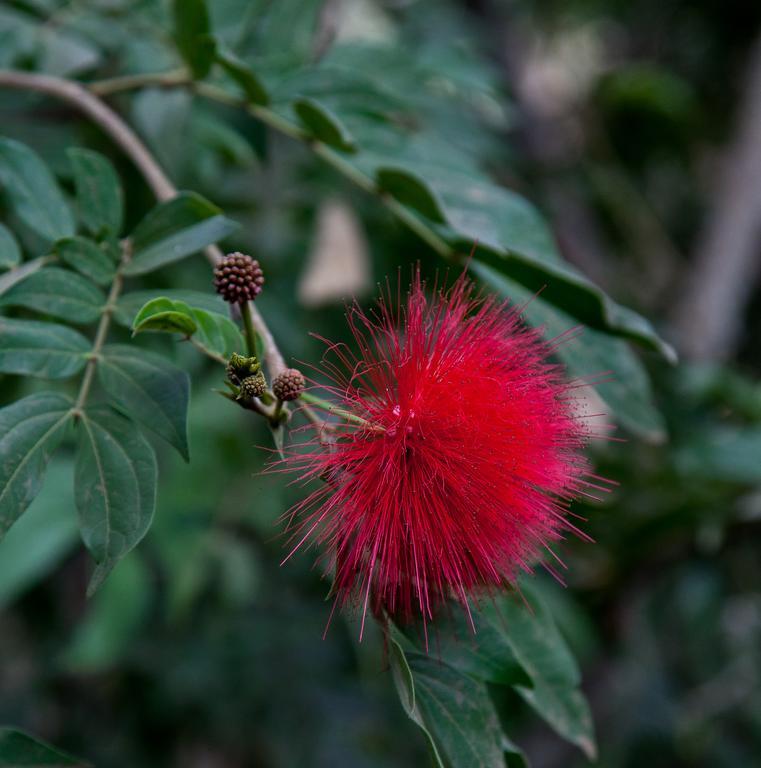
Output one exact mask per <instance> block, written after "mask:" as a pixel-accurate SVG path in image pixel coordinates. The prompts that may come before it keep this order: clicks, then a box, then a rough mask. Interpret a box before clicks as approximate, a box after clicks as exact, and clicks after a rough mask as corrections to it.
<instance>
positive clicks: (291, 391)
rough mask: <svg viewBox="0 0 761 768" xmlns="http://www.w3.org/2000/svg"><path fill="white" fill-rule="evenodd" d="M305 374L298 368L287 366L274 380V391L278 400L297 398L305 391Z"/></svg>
mask: <svg viewBox="0 0 761 768" xmlns="http://www.w3.org/2000/svg"><path fill="white" fill-rule="evenodd" d="M305 384H306V382H305V381H304V374H303V373H301V371H299V370H297V369H296V368H286V369H285V370H284V371H283V372H282V373H279V374H278V375H277V376H276V377H275V378H274V380H273V382H272V391H273V392H274V393H275V397H276V398H277V399H278V400H286V401H287V400H295V399H296V398H297V397H299V395H301V393H302V392H303V391H304V386H305Z"/></svg>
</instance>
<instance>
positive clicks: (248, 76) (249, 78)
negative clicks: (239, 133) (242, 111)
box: [217, 48, 269, 106]
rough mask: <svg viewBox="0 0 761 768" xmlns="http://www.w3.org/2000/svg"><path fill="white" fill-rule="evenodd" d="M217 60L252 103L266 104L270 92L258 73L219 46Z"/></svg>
mask: <svg viewBox="0 0 761 768" xmlns="http://www.w3.org/2000/svg"><path fill="white" fill-rule="evenodd" d="M217 62H218V64H219V65H220V66H221V67H222V69H224V70H225V72H227V74H228V75H229V76H230V77H231V78H232V79H233V80H235V82H236V83H237V84H238V85H239V86H240V87H241V88H242V89H243V93H244V94H245V95H246V99H247V100H248V101H250V102H251V103H252V104H261V105H262V106H266V105H267V104H268V103H269V94H268V93H267V89H266V88H265V87H264V85H263V84H262V81H261V80H260V79H259V78H258V76H257V75H256V73H255V72H254V71H253V70H252V69H251V67H249V66H248V64H246V63H245V62H244V61H241V60H240V59H239V58H238V57H237V56H235V54H233V53H232V52H230V51H228V50H226V49H223V48H218V49H217Z"/></svg>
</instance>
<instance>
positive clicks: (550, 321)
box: [470, 263, 666, 443]
mask: <svg viewBox="0 0 761 768" xmlns="http://www.w3.org/2000/svg"><path fill="white" fill-rule="evenodd" d="M470 268H471V271H472V272H474V273H475V274H476V275H477V276H478V277H479V278H480V279H481V280H483V282H484V283H486V284H487V285H488V286H490V287H491V288H492V289H493V290H495V291H496V292H497V293H499V294H500V295H501V296H504V297H505V298H509V299H510V300H511V302H512V303H513V304H515V305H523V306H525V310H524V312H523V314H524V317H525V318H526V319H527V321H528V322H529V323H531V325H534V326H536V327H539V326H544V328H545V333H544V336H545V338H546V339H548V340H549V339H553V338H555V337H557V336H559V335H560V334H562V333H565V332H566V331H568V330H570V329H572V328H574V327H575V326H576V325H578V323H577V321H575V320H574V318H573V317H571V316H570V315H567V314H566V313H564V312H562V311H561V310H559V309H556V308H555V307H553V306H551V305H550V304H548V303H547V302H546V301H544V300H543V294H542V296H539V297H537V296H535V295H534V294H532V293H531V291H529V290H528V289H526V288H525V287H524V286H522V285H520V284H518V283H516V282H514V281H512V280H510V279H509V278H507V277H505V276H504V275H501V274H499V273H498V272H496V271H495V270H493V269H491V268H489V267H487V266H484V265H483V264H478V263H473V264H471V267H470ZM556 355H557V357H558V358H559V359H560V361H561V362H562V363H563V364H564V365H565V366H566V369H567V371H568V373H569V375H570V376H571V377H575V378H579V379H584V378H589V377H595V376H599V375H600V374H605V375H606V376H607V379H608V380H606V381H603V382H602V383H600V384H596V385H595V390H596V391H597V392H598V394H599V395H600V397H602V399H603V400H604V401H605V403H606V404H607V405H608V406H610V408H611V410H612V415H613V416H614V417H615V418H616V419H617V420H618V421H619V423H620V424H621V425H622V426H623V427H625V428H626V429H628V430H629V431H631V432H632V433H633V434H636V435H638V436H639V437H641V438H643V439H645V440H648V441H649V442H652V443H659V442H662V441H663V440H664V439H665V437H666V427H665V422H664V420H663V417H662V416H661V414H660V413H659V411H658V410H657V409H656V408H655V406H654V405H653V399H652V398H653V395H652V389H651V387H650V379H649V377H648V375H647V372H646V371H645V369H644V367H643V366H642V363H641V362H640V361H639V358H638V357H637V356H636V355H635V354H634V351H633V350H632V349H631V348H630V347H629V345H628V344H627V343H626V342H625V341H624V340H622V339H617V338H615V337H614V336H611V335H609V334H606V333H600V332H599V331H594V330H591V329H589V328H585V329H583V331H582V333H581V334H580V336H579V338H577V339H574V340H573V341H569V342H567V343H563V344H560V345H559V346H558V347H557V348H556Z"/></svg>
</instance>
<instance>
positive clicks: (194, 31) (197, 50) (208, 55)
mask: <svg viewBox="0 0 761 768" xmlns="http://www.w3.org/2000/svg"><path fill="white" fill-rule="evenodd" d="M172 12H173V14H174V29H175V40H176V41H177V48H178V50H179V52H180V54H181V55H182V57H183V59H185V62H186V64H187V65H188V66H189V67H190V70H191V72H192V73H193V76H194V77H196V78H199V79H201V78H204V77H206V75H208V74H209V70H210V69H211V65H212V63H213V62H214V50H215V45H214V39H213V38H212V37H211V29H210V26H209V12H208V10H207V8H206V2H205V0H173V3H172Z"/></svg>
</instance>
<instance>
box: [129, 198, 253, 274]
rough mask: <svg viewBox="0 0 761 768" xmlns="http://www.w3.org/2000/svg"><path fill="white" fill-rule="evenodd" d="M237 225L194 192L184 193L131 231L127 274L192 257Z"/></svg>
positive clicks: (143, 271) (153, 212)
mask: <svg viewBox="0 0 761 768" xmlns="http://www.w3.org/2000/svg"><path fill="white" fill-rule="evenodd" d="M237 226H238V225H237V224H235V223H234V222H232V221H230V220H229V219H226V218H225V217H224V216H223V215H222V212H221V211H220V209H219V208H217V206H215V205H212V204H211V203H210V202H209V201H208V200H204V199H203V198H202V197H201V196H200V195H197V194H195V193H194V192H183V193H181V194H179V195H178V196H177V197H175V198H174V199H172V200H169V201H168V202H166V203H162V204H161V205H159V206H157V207H156V208H154V209H153V210H152V211H151V212H150V213H149V214H148V215H147V216H146V217H145V218H144V219H143V221H141V222H140V224H138V226H137V227H136V228H135V231H134V232H133V233H132V236H131V242H132V258H131V259H130V261H129V263H128V264H127V265H126V267H125V268H124V273H125V274H126V275H142V274H144V273H146V272H151V271H153V270H154V269H158V268H159V267H163V266H165V265H166V264H171V263H172V262H174V261H179V260H180V259H183V258H185V257H186V256H190V255H191V254H193V253H196V252H197V251H200V250H201V249H202V248H205V247H206V246H207V245H211V244H212V243H215V242H217V240H221V239H223V238H225V237H227V236H228V235H229V234H230V233H232V232H233V231H235V229H237Z"/></svg>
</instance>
